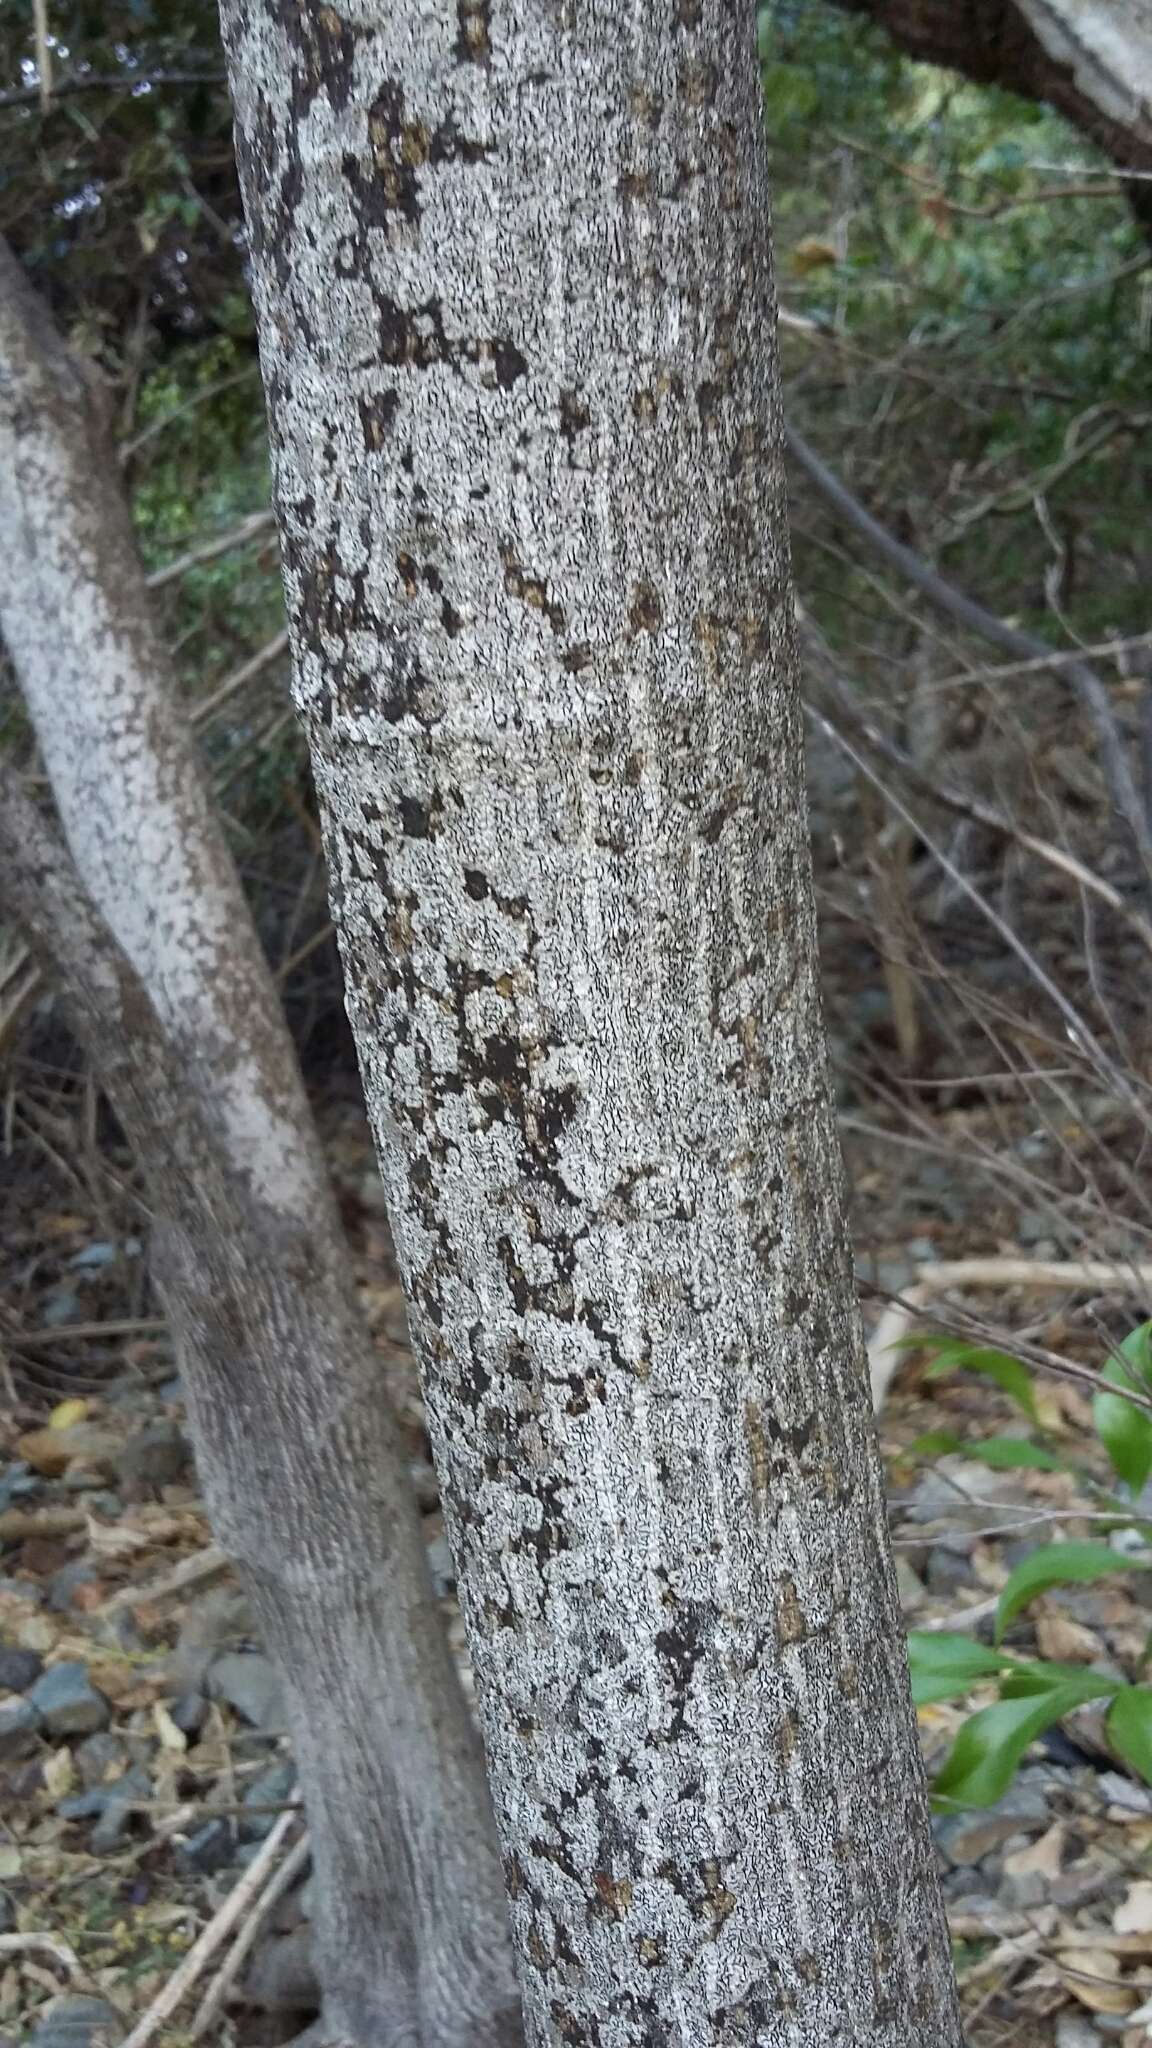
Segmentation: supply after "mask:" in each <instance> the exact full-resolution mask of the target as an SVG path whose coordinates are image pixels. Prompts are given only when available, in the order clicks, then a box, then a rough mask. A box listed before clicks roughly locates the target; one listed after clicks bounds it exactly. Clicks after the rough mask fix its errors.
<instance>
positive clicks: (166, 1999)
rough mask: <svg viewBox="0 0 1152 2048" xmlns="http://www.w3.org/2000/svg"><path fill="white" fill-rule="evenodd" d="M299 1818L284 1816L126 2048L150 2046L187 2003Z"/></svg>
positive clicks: (250, 1903) (203, 1930) (261, 1885)
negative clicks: (210, 1961)
mask: <svg viewBox="0 0 1152 2048" xmlns="http://www.w3.org/2000/svg"><path fill="white" fill-rule="evenodd" d="M295 1818H296V1816H295V1814H292V1813H283V1814H281V1816H280V1818H279V1820H278V1821H277V1822H276V1825H275V1827H274V1828H273V1829H272V1832H271V1833H270V1835H269V1836H268V1838H267V1840H266V1841H265V1842H263V1843H262V1844H261V1846H260V1850H259V1853H258V1854H257V1855H256V1856H255V1857H254V1858H253V1860H252V1862H251V1863H250V1864H249V1866H248V1868H247V1870H246V1871H245V1872H244V1875H243V1877H242V1878H241V1879H240V1882H239V1884H238V1885H236V1886H235V1887H234V1889H233V1890H232V1891H230V1892H229V1894H228V1897H227V1898H226V1899H225V1901H224V1903H223V1905H222V1906H220V1907H219V1909H218V1910H217V1911H216V1912H215V1913H214V1914H213V1915H212V1918H211V1920H209V1922H208V1925H207V1926H206V1927H205V1928H203V1929H202V1931H201V1933H200V1935H199V1937H198V1938H197V1940H196V1941H195V1942H194V1943H193V1945H192V1947H191V1948H190V1949H189V1951H188V1954H187V1955H186V1956H185V1958H184V1961H183V1962H182V1963H181V1965H180V1967H179V1969H178V1970H175V1971H173V1973H172V1975H171V1977H169V1979H168V1982H167V1983H166V1984H165V1985H163V1986H162V1988H161V1989H160V1991H158V1992H157V1994H156V1997H155V1998H154V1999H153V2000H152V2003H151V2005H150V2006H149V2007H148V2010H147V2012H145V2013H144V2014H142V2016H141V2017H140V2019H138V2020H137V2022H136V2025H135V2026H134V2027H133V2029H132V2032H131V2033H130V2034H129V2036H128V2039H127V2040H126V2041H125V2043H124V2048H147V2043H148V2042H149V2041H151V2040H152V2038H153V2036H154V2035H155V2034H156V2033H158V2032H159V2030H160V2028H161V2027H162V2026H163V2025H164V2024H165V2022H166V2021H167V2020H169V2019H171V2017H172V2014H173V2013H174V2012H176V2011H177V2010H178V2009H179V2007H180V2006H181V2005H182V2004H183V2002H184V1999H185V1998H186V1997H187V1995H188V1993H189V1991H190V1990H191V1989H192V1986H193V1984H195V1982H196V1980H197V1978H198V1977H199V1976H201V1975H202V1973H203V1971H204V1970H205V1968H206V1967H207V1964H208V1962H209V1959H210V1958H211V1957H212V1956H214V1955H215V1953H216V1951H217V1949H219V1948H222V1947H223V1945H224V1943H225V1942H226V1941H227V1939H228V1937H229V1935H230V1934H231V1932H232V1929H233V1928H234V1927H235V1926H236V1925H237V1923H238V1922H240V1921H242V1920H243V1919H244V1917H245V1915H246V1914H247V1913H248V1911H249V1910H250V1908H251V1906H252V1903H253V1901H254V1900H255V1899H256V1898H257V1897H258V1895H259V1893H260V1892H261V1891H262V1890H263V1888H264V1885H265V1883H266V1882H267V1878H268V1873H269V1871H270V1870H271V1869H272V1866H273V1864H274V1863H275V1861H276V1858H277V1856H278V1854H279V1852H280V1849H281V1846H282V1844H283V1842H284V1840H285V1838H286V1836H287V1834H288V1831H289V1829H290V1828H291V1827H292V1826H293V1824H294V1821H295Z"/></svg>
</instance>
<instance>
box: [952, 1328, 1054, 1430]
mask: <svg viewBox="0 0 1152 2048" xmlns="http://www.w3.org/2000/svg"><path fill="white" fill-rule="evenodd" d="M958 1369H962V1370H963V1371H964V1372H980V1373H983V1374H984V1376H985V1378H986V1379H990V1380H995V1382H996V1385H997V1386H998V1387H999V1389H1000V1391H1001V1393H1002V1394H1007V1395H1008V1397H1009V1399H1010V1400H1012V1401H1015V1403H1016V1406H1017V1407H1018V1408H1022V1409H1023V1410H1024V1413H1025V1415H1026V1416H1027V1417H1028V1420H1029V1421H1030V1422H1035V1421H1036V1420H1037V1416H1036V1397H1035V1395H1034V1394H1033V1392H1032V1375H1031V1373H1030V1372H1029V1370H1028V1367H1027V1366H1026V1365H1022V1364H1021V1363H1020V1360H1019V1359H1018V1358H1009V1356H1008V1353H1007V1352H1006V1351H987V1350H984V1349H983V1348H982V1347H980V1346H978V1345H975V1344H945V1345H942V1346H941V1348H940V1349H939V1350H938V1351H937V1353H936V1356H935V1358H934V1359H933V1361H932V1363H931V1365H930V1366H929V1367H928V1370H927V1372H926V1374H925V1378H926V1379H930V1380H934V1379H938V1378H939V1376H940V1374H941V1373H945V1372H955V1371H956V1370H958Z"/></svg>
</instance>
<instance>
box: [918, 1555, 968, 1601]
mask: <svg viewBox="0 0 1152 2048" xmlns="http://www.w3.org/2000/svg"><path fill="white" fill-rule="evenodd" d="M924 1576H925V1578H926V1580H927V1582H928V1590H929V1592H932V1593H938V1594H941V1595H946V1594H948V1593H960V1592H964V1591H965V1590H966V1589H967V1588H968V1587H969V1586H974V1585H975V1583H976V1574H975V1573H974V1571H973V1570H972V1565H971V1562H970V1560H969V1559H968V1558H967V1557H966V1556H965V1555H964V1552H963V1550H961V1549H958V1548H953V1546H952V1544H950V1543H937V1544H934V1545H933V1548H932V1549H931V1550H930V1551H929V1553H928V1566H927V1570H926V1571H925V1574H924Z"/></svg>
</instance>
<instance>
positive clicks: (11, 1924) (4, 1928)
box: [0, 1892, 16, 1934]
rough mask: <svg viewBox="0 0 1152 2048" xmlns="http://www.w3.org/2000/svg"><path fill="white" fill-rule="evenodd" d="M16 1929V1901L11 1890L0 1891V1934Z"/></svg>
mask: <svg viewBox="0 0 1152 2048" xmlns="http://www.w3.org/2000/svg"><path fill="white" fill-rule="evenodd" d="M15 1929H16V1901H15V1899H14V1898H13V1897H12V1894H11V1892H0V1934H12V1933H14V1932H15Z"/></svg>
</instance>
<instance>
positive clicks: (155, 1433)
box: [116, 1422, 192, 1500]
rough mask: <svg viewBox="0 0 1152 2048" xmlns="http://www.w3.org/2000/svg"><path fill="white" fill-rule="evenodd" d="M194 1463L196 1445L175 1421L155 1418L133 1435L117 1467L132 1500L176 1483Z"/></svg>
mask: <svg viewBox="0 0 1152 2048" xmlns="http://www.w3.org/2000/svg"><path fill="white" fill-rule="evenodd" d="M191 1466H192V1447H191V1445H190V1444H189V1442H188V1439H187V1437H186V1436H185V1434H184V1432H183V1430H182V1429H181V1428H180V1426H179V1424H178V1423H175V1422H154V1423H153V1424H152V1425H151V1427H150V1428H148V1429H142V1430H140V1431H139V1432H138V1434H137V1435H136V1436H133V1437H130V1438H129V1440H128V1442H127V1443H126V1444H125V1446H124V1449H123V1450H122V1451H121V1453H120V1456H119V1457H118V1458H117V1460H116V1469H117V1473H118V1475H119V1479H120V1483H121V1486H122V1488H123V1491H124V1493H125V1494H126V1496H127V1497H128V1499H129V1500H140V1499H142V1498H145V1497H147V1496H148V1495H149V1494H158V1493H159V1492H160V1490H161V1488H162V1487H165V1486H176V1485H178V1484H179V1482H180V1481H181V1480H182V1479H184V1478H186V1477H187V1475H188V1473H189V1471H190V1470H191Z"/></svg>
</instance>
